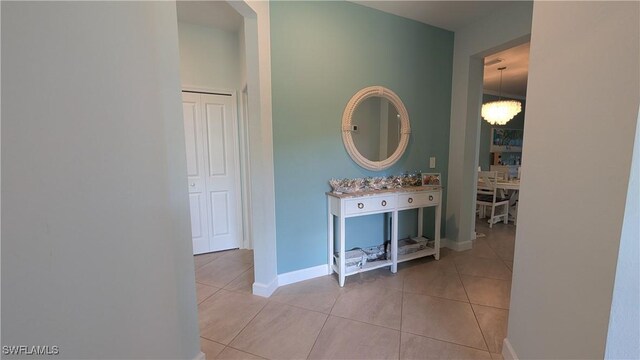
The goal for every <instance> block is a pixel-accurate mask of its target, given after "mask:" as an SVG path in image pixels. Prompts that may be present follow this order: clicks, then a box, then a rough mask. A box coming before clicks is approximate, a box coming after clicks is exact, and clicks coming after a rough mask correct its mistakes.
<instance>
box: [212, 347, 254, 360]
mask: <svg viewBox="0 0 640 360" xmlns="http://www.w3.org/2000/svg"><path fill="white" fill-rule="evenodd" d="M226 348H230V349H233V350H236V351H240V352H243V353H245V354H249V355H253V356H257V357H259V358H260V359H266V357H264V356H260V355H257V354H254V353H250V352H248V351H245V350H240V349H236V348H234V347H233V346H229V345H226V346H225V349H226ZM222 351H224V349H223V350H222ZM220 354H222V352H220ZM220 354H218V355H220Z"/></svg>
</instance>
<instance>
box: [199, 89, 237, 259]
mask: <svg viewBox="0 0 640 360" xmlns="http://www.w3.org/2000/svg"><path fill="white" fill-rule="evenodd" d="M200 98H201V100H202V110H203V114H202V115H203V119H204V123H205V126H204V129H205V144H206V145H207V151H206V153H205V168H206V169H207V176H206V188H207V203H208V205H209V222H208V223H209V229H210V232H211V233H210V241H209V250H210V251H218V250H226V249H233V248H238V247H240V245H241V235H240V234H241V231H240V229H241V227H240V219H241V218H240V192H239V190H240V186H239V175H240V171H239V159H238V140H237V139H238V132H237V129H238V120H237V117H236V112H235V102H234V98H233V97H231V96H224V95H204V94H202V95H200Z"/></svg>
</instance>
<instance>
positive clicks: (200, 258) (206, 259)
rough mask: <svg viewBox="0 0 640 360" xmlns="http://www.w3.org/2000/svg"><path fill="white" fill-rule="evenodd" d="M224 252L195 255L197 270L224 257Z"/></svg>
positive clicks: (194, 260)
mask: <svg viewBox="0 0 640 360" xmlns="http://www.w3.org/2000/svg"><path fill="white" fill-rule="evenodd" d="M222 254H223V252H220V251H218V252H212V253H207V254H200V255H195V256H194V257H193V262H194V264H195V267H196V269H198V268H200V267H202V266H203V265H205V264H207V263H210V262H211V261H213V260H215V259H218V258H220V257H221V256H222Z"/></svg>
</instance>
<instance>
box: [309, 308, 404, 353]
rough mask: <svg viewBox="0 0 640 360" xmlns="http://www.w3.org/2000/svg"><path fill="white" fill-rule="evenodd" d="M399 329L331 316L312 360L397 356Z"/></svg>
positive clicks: (319, 337) (316, 345)
mask: <svg viewBox="0 0 640 360" xmlns="http://www.w3.org/2000/svg"><path fill="white" fill-rule="evenodd" d="M399 346H400V331H397V330H391V329H387V328H384V327H380V326H375V325H370V324H365V323H361V322H358V321H352V320H348V319H342V318H338V317H335V316H329V319H328V320H327V322H326V324H325V325H324V327H323V328H322V332H321V333H320V336H318V340H317V341H316V343H315V345H314V346H313V349H312V350H311V354H309V359H397V358H398V347H399Z"/></svg>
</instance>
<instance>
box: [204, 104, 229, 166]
mask: <svg viewBox="0 0 640 360" xmlns="http://www.w3.org/2000/svg"><path fill="white" fill-rule="evenodd" d="M205 111H206V119H207V130H208V131H207V135H208V136H207V142H208V144H209V153H208V155H209V175H211V176H216V175H221V176H225V175H227V164H226V162H227V161H226V160H227V158H228V154H227V146H226V137H227V136H228V135H230V134H228V133H227V132H226V131H225V130H226V129H225V125H226V124H225V122H229V119H228V114H225V108H224V106H223V105H219V104H206V108H205Z"/></svg>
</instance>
